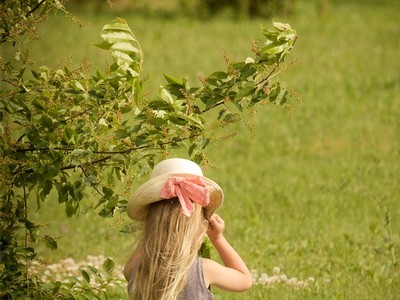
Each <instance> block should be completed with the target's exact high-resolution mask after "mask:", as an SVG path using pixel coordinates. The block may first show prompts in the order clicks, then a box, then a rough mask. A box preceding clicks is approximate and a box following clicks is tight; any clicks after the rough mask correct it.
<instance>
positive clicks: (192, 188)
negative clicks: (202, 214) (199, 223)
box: [160, 176, 210, 217]
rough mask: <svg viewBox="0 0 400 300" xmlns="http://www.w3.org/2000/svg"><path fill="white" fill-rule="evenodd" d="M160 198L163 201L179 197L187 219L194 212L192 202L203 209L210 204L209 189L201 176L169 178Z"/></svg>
mask: <svg viewBox="0 0 400 300" xmlns="http://www.w3.org/2000/svg"><path fill="white" fill-rule="evenodd" d="M160 197H161V199H171V198H175V197H178V199H179V202H180V204H181V206H182V212H183V214H184V215H185V216H187V217H190V216H191V215H192V213H193V212H194V207H193V204H192V202H191V201H193V202H196V203H198V204H200V205H201V206H203V207H205V206H207V205H208V204H209V203H210V194H209V192H208V188H207V186H206V184H205V182H204V180H203V178H202V177H200V176H192V177H180V176H173V177H170V178H168V179H167V181H166V182H165V184H164V186H163V188H162V190H161V193H160Z"/></svg>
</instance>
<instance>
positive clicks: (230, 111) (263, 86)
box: [0, 0, 296, 299]
mask: <svg viewBox="0 0 400 300" xmlns="http://www.w3.org/2000/svg"><path fill="white" fill-rule="evenodd" d="M0 5H1V9H0V11H1V15H0V16H1V19H2V25H1V28H0V42H1V43H2V44H3V46H7V47H8V48H9V49H12V55H11V56H9V57H6V56H5V55H3V56H2V57H1V60H0V71H1V90H0V169H1V171H0V179H1V180H0V197H1V200H0V201H1V203H0V217H1V219H0V238H1V240H0V251H1V256H0V296H1V297H2V298H4V299H15V298H18V297H22V296H26V297H35V298H38V299H46V298H54V297H61V296H63V297H66V298H76V297H78V298H79V297H89V296H88V295H90V297H89V298H93V297H100V294H99V291H96V290H91V288H90V286H89V285H87V284H84V281H85V280H86V281H90V278H88V276H89V273H88V272H84V271H83V274H86V275H87V276H84V278H83V279H82V280H83V281H79V280H77V281H76V282H72V283H71V282H70V283H68V284H67V283H61V282H42V280H41V279H40V277H39V276H35V274H29V272H28V267H29V265H30V263H31V261H32V260H34V259H35V256H36V251H35V245H36V243H37V242H44V243H45V244H46V246H48V247H49V248H51V249H56V248H57V242H56V241H55V240H54V239H53V238H52V237H49V236H41V235H40V234H39V233H38V229H39V226H40V224H37V223H34V222H32V221H31V220H30V217H29V210H28V207H29V205H28V202H29V201H32V200H35V201H36V203H37V206H38V208H40V207H41V205H42V203H43V202H45V201H46V200H47V198H48V196H49V194H50V193H53V194H54V195H55V196H54V197H52V198H55V199H58V202H59V203H60V204H62V205H64V206H65V212H66V215H67V216H69V217H70V216H73V215H75V214H78V213H79V209H80V205H81V203H82V201H83V199H84V198H85V197H88V196H90V197H92V198H94V199H96V201H97V202H96V204H95V208H96V209H98V210H99V215H100V216H103V217H112V216H113V215H114V214H115V213H117V212H121V211H124V209H125V205H126V203H127V200H126V199H125V195H126V194H127V193H125V192H124V190H123V189H122V190H120V189H118V188H116V187H119V186H122V185H124V186H130V185H129V184H127V183H129V181H131V180H133V179H135V178H138V177H140V176H142V175H144V174H147V172H148V171H149V170H150V169H151V167H152V166H153V165H154V163H155V162H156V161H158V160H159V159H160V158H161V157H165V156H166V155H167V154H168V151H170V150H171V149H175V148H179V149H187V152H188V156H190V157H191V158H192V159H194V160H195V161H197V162H201V160H202V158H203V154H202V153H203V151H204V149H205V147H206V146H207V145H208V144H209V142H210V139H212V137H213V130H211V128H217V127H218V126H225V125H228V124H231V123H235V122H238V121H240V120H241V115H242V113H243V112H245V111H248V110H251V109H252V108H253V107H254V106H255V105H257V104H258V103H261V102H267V103H272V104H276V105H286V104H285V103H286V101H287V100H288V98H289V97H290V96H291V95H290V93H288V91H287V90H286V89H285V88H283V87H282V86H281V85H280V83H279V80H278V78H277V76H276V75H277V72H278V71H279V69H278V67H279V66H280V65H281V64H282V63H283V62H284V58H285V57H286V55H287V54H288V53H289V52H290V50H291V49H292V47H293V45H294V43H295V41H296V33H295V31H294V30H293V29H292V28H291V27H290V26H289V25H288V24H282V23H274V24H273V29H271V30H267V29H263V30H262V33H263V36H264V38H265V42H264V43H263V44H262V45H259V46H258V45H256V44H254V45H253V51H254V57H249V58H247V59H246V60H245V61H243V62H232V61H229V60H227V69H226V70H224V71H216V72H214V73H212V74H211V75H210V76H208V77H206V78H203V79H202V80H201V81H200V82H199V86H195V87H192V86H190V85H189V82H188V81H187V80H186V79H177V78H175V77H173V76H170V75H165V79H166V83H165V84H164V86H163V87H162V88H161V89H160V91H159V93H158V94H157V96H156V97H148V96H146V95H144V94H143V93H142V87H143V84H144V81H143V78H142V77H141V75H142V57H143V53H142V49H141V48H140V44H139V42H138V41H137V39H136V37H135V35H134V34H133V32H132V31H131V29H130V27H129V26H128V24H127V23H126V21H125V20H123V19H115V20H113V21H112V22H110V23H108V24H106V25H105V26H104V27H103V29H102V31H101V33H100V36H101V39H102V42H101V43H100V44H99V45H97V46H98V47H99V48H101V49H104V50H106V51H108V53H109V54H110V55H111V56H112V59H113V63H112V64H111V65H110V66H109V67H108V68H107V69H105V70H97V71H95V72H94V74H88V73H89V70H88V68H86V67H85V65H82V66H80V67H77V68H71V67H69V66H66V65H65V66H62V67H60V68H58V69H55V70H52V69H49V68H48V67H45V66H42V67H40V68H34V67H32V66H31V64H30V63H29V57H28V52H27V45H28V42H29V40H30V39H32V38H35V36H36V35H37V32H36V30H35V27H36V25H37V24H38V23H39V22H42V21H44V20H45V18H46V16H47V15H48V14H49V13H50V12H51V11H53V10H62V11H64V12H65V13H67V14H68V12H67V11H66V10H65V8H64V6H63V3H62V2H60V1H58V0H42V1H37V0H27V1H24V3H23V4H22V2H20V1H11V0H5V1H2V3H1V4H0ZM212 111H215V112H216V113H210V112H212ZM211 124H212V125H211ZM216 124H217V125H218V126H216ZM110 265H112V263H111V262H109V261H108V264H107V266H105V268H106V269H107V272H108V273H109V275H110V274H111V273H110V272H111V268H110ZM92 273H93V274H96V270H93V272H92ZM111 275H112V274H111ZM111 275H110V276H111ZM104 280H105V282H110V279H109V278H107V279H104Z"/></svg>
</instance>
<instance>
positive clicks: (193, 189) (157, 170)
mask: <svg viewBox="0 0 400 300" xmlns="http://www.w3.org/2000/svg"><path fill="white" fill-rule="evenodd" d="M223 198H224V196H223V192H222V189H221V188H220V186H219V185H218V184H217V183H215V182H214V181H212V180H211V179H209V178H207V177H204V176H203V173H202V171H201V168H200V167H199V166H198V165H197V164H196V163H194V162H192V161H190V160H186V159H180V158H173V159H167V160H164V161H162V162H160V163H159V164H157V165H156V166H155V167H154V169H153V171H152V173H151V179H150V180H149V181H147V182H146V183H144V184H143V185H141V186H140V187H139V188H138V189H137V190H136V191H135V192H134V194H133V195H132V197H131V199H130V201H129V203H128V207H127V212H128V216H129V217H130V218H131V219H133V220H135V221H140V222H141V223H142V226H143V228H142V237H141V239H140V242H139V244H138V246H137V248H136V249H135V250H134V251H133V253H132V255H131V257H130V258H129V260H128V261H127V263H126V265H125V268H124V275H125V278H126V279H127V280H128V281H129V284H128V291H129V295H130V298H131V299H135V300H175V299H179V300H201V299H213V295H212V294H211V292H210V286H211V285H213V286H216V287H219V288H221V289H224V290H227V291H235V292H239V291H244V290H247V289H249V288H250V287H251V285H252V278H251V275H250V272H249V270H248V268H247V267H246V264H245V263H244V262H243V260H242V258H241V257H240V256H239V255H238V254H237V253H236V251H235V250H234V249H233V248H232V246H231V245H230V244H229V243H228V241H227V240H226V239H225V237H224V235H223V231H224V227H225V225H224V221H223V220H222V219H221V217H219V216H218V215H217V214H215V213H214V212H215V211H216V209H218V208H219V207H220V206H221V204H222V202H223ZM206 234H207V235H208V237H209V239H210V241H211V243H212V244H213V245H214V247H215V249H216V250H217V251H218V253H219V255H220V257H221V259H222V261H223V264H224V265H221V264H219V263H217V262H215V261H213V260H210V259H206V258H200V257H198V255H197V254H198V251H199V249H200V246H201V244H202V242H203V241H204V238H205V236H206Z"/></svg>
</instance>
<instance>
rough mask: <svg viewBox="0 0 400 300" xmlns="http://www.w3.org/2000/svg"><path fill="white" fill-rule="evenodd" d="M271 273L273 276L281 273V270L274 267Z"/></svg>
mask: <svg viewBox="0 0 400 300" xmlns="http://www.w3.org/2000/svg"><path fill="white" fill-rule="evenodd" d="M272 273H274V274H275V275H277V274H279V273H281V268H279V267H274V268H273V269H272Z"/></svg>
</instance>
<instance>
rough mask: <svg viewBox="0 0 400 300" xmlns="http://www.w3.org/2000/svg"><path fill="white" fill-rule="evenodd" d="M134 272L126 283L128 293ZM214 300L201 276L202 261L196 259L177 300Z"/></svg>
mask: <svg viewBox="0 0 400 300" xmlns="http://www.w3.org/2000/svg"><path fill="white" fill-rule="evenodd" d="M134 279H135V272H132V274H131V278H130V280H129V283H128V291H130V290H131V288H132V284H133V281H134ZM211 299H214V296H213V294H211V292H210V290H209V289H208V288H207V287H206V283H205V281H204V275H203V260H202V259H201V258H200V257H198V258H196V260H195V261H194V264H193V266H192V267H191V268H190V270H189V275H188V280H187V282H186V286H185V288H184V289H183V291H182V293H181V295H180V296H179V300H211Z"/></svg>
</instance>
